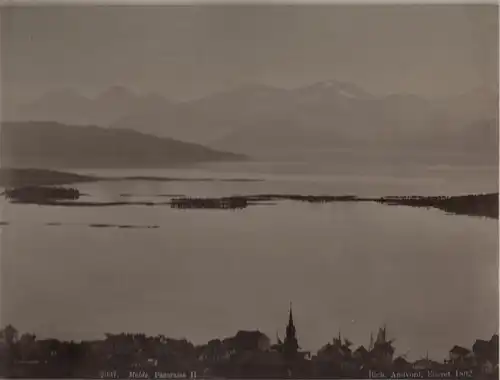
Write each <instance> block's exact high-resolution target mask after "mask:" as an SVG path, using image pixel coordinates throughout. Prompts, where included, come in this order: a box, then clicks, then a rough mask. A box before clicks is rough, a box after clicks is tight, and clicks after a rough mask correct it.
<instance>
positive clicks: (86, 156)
mask: <svg viewBox="0 0 500 380" xmlns="http://www.w3.org/2000/svg"><path fill="white" fill-rule="evenodd" d="M0 137H1V138H0V147H1V149H0V160H1V164H2V166H4V167H29V168H120V167H127V168H149V167H151V168H154V167H157V168H159V167H171V166H176V165H185V164H193V163H198V162H207V161H240V160H244V159H246V157H245V156H244V155H239V154H234V153H229V152H221V151H217V150H215V149H211V148H207V147H205V146H202V145H199V144H192V143H186V142H182V141H178V140H175V139H171V138H161V137H157V136H152V135H148V134H145V133H141V132H137V131H132V130H126V129H115V130H113V129H109V128H102V127H97V126H68V125H65V124H61V123H56V122H3V123H2V125H1V131H0Z"/></svg>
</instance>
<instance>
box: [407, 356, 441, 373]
mask: <svg viewBox="0 0 500 380" xmlns="http://www.w3.org/2000/svg"><path fill="white" fill-rule="evenodd" d="M440 367H441V363H438V362H436V361H434V360H431V359H429V358H423V359H419V360H417V361H415V362H414V363H413V365H412V368H413V369H414V370H416V371H421V370H424V369H439V368H440Z"/></svg>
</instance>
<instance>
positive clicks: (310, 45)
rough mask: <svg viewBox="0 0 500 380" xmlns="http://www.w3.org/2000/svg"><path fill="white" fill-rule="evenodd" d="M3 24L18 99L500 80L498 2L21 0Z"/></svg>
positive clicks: (13, 99)
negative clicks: (109, 1)
mask: <svg viewBox="0 0 500 380" xmlns="http://www.w3.org/2000/svg"><path fill="white" fill-rule="evenodd" d="M0 21H1V24H0V25H1V50H0V53H1V56H0V64H1V65H0V67H1V74H2V75H1V79H2V86H1V88H2V96H3V99H4V101H7V102H8V103H9V104H10V103H14V104H17V103H20V102H25V101H29V100H31V99H33V98H36V97H38V96H39V95H40V94H43V93H45V92H47V91H50V90H54V89H60V88H68V87H69V88H74V89H76V90H78V91H80V92H81V93H83V94H85V95H88V96H93V95H95V94H96V93H98V92H100V91H102V90H104V89H105V88H107V87H109V86H112V85H124V86H127V87H130V88H131V89H133V90H135V91H137V92H139V93H145V92H158V93H161V94H163V95H164V96H166V97H168V98H171V99H191V98H198V97H202V96H205V95H207V94H211V93H214V92H217V91H220V90H225V89H229V88H233V87H237V86H239V85H242V84H249V83H261V84H267V85H272V86H278V87H285V88H291V87H297V86H301V85H305V84H310V83H314V82H318V81H325V80H340V81H348V82H353V83H355V84H357V85H359V86H361V87H363V88H365V89H366V90H368V91H371V92H373V93H375V94H388V93H412V94H417V95H422V96H426V97H441V96H448V95H453V94H457V93H462V92H466V91H469V90H471V89H475V88H477V87H490V88H493V89H496V87H497V77H498V18H497V7H496V6H495V5H460V4H455V5H422V4H420V5H419V4H415V5H341V4H330V5H288V6H287V5H274V6H271V5H267V6H266V5H232V6H231V5H197V6H179V5H178V6H173V5H171V6H104V5H101V6H96V5H94V6H44V7H42V6H39V7H27V6H17V7H9V8H3V9H2V10H1V19H0Z"/></svg>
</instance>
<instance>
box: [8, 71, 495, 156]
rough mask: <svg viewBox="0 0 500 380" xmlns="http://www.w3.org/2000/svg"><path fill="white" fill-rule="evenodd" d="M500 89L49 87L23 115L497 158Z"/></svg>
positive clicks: (275, 146) (244, 144)
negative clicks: (381, 91) (182, 97)
mask: <svg viewBox="0 0 500 380" xmlns="http://www.w3.org/2000/svg"><path fill="white" fill-rule="evenodd" d="M497 115H498V94H497V92H495V91H491V90H488V89H478V90H476V91H471V92H469V93H465V94H460V95H458V96H455V97H451V98H448V99H438V100H428V99H424V98H421V97H418V96H415V95H407V94H394V95H390V96H375V95H372V94H370V93H368V92H367V91H365V90H363V89H361V88H359V87H358V86H356V85H353V84H351V83H345V82H339V81H326V82H319V83H315V84H312V85H309V86H304V87H300V88H296V89H291V90H285V89H279V88H274V87H269V86H264V85H249V86H243V87H240V88H236V89H234V90H231V91H226V92H222V93H216V94H213V95H211V96H207V97H205V98H202V99H199V100H194V101H190V102H178V103H175V102H171V101H168V100H166V99H164V98H163V97H161V96H159V95H146V96H138V95H136V94H134V93H132V92H131V91H129V90H127V89H126V88H123V87H113V88H111V89H109V90H108V91H105V92H104V93H102V94H101V95H100V96H98V97H97V98H96V99H93V100H90V99H87V98H85V97H82V96H81V95H79V94H78V93H76V92H73V91H69V90H68V91H66V92H56V93H49V94H46V96H44V97H42V98H41V99H39V100H38V101H36V102H34V103H32V104H30V105H27V106H24V107H22V108H19V109H18V110H17V111H16V112H15V119H17V120H54V121H59V122H63V123H70V124H89V123H90V124H97V125H101V126H108V127H110V128H111V129H132V130H137V131H141V132H144V133H150V134H154V135H157V136H163V137H171V138H174V139H179V140H182V141H189V142H192V143H199V144H205V145H209V146H211V147H212V148H214V149H222V150H229V151H232V152H239V153H244V154H249V155H252V156H257V157H259V156H261V157H262V156H264V157H273V158H275V157H294V156H295V157H297V156H307V155H308V154H311V153H312V152H318V151H337V150H352V151H358V152H359V151H362V152H370V151H375V152H378V153H380V152H382V153H387V154H388V155H392V156H394V155H396V156H398V155H399V153H404V154H407V153H408V152H412V154H414V153H415V152H417V153H419V154H428V153H429V154H431V153H432V152H439V153H440V154H441V153H444V152H448V153H450V154H453V155H459V156H475V157H476V156H479V158H480V159H481V160H487V161H491V160H492V157H496V156H497V152H498V137H497V136H498V122H497V119H498V116H497Z"/></svg>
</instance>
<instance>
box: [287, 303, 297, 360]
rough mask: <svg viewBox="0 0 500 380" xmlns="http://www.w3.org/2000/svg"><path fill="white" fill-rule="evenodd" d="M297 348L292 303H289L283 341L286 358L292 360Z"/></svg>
mask: <svg viewBox="0 0 500 380" xmlns="http://www.w3.org/2000/svg"><path fill="white" fill-rule="evenodd" d="M298 350H299V343H298V341H297V333H296V330H295V325H294V323H293V314H292V303H290V311H289V314H288V325H287V326H286V335H285V340H284V342H283V351H284V354H285V359H286V360H293V359H294V358H295V356H296V354H297V352H298Z"/></svg>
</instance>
